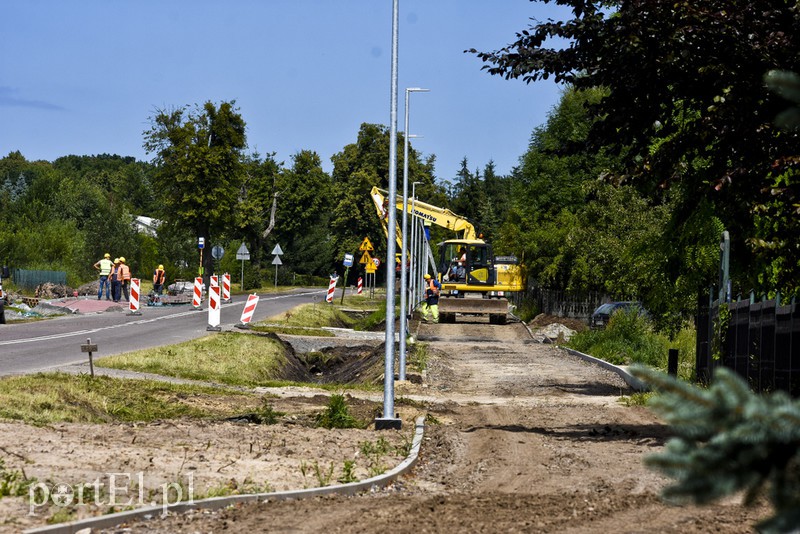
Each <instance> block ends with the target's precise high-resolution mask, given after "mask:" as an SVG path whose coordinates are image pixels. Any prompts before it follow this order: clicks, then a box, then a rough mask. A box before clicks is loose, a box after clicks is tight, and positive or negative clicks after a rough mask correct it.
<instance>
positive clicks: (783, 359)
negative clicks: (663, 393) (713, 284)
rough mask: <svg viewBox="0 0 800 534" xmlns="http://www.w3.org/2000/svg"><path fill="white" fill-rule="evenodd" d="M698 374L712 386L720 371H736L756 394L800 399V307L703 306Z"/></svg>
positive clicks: (748, 303)
mask: <svg viewBox="0 0 800 534" xmlns="http://www.w3.org/2000/svg"><path fill="white" fill-rule="evenodd" d="M699 310H700V311H699V313H698V317H697V359H696V370H697V377H698V379H699V380H700V381H704V382H707V381H708V380H709V379H710V378H711V376H712V375H713V372H714V369H715V368H716V367H720V366H724V367H727V368H729V369H732V370H734V371H735V372H736V373H737V374H738V375H739V376H741V377H742V378H744V379H745V380H747V382H748V383H749V384H750V387H751V388H752V389H753V390H754V391H759V392H769V391H775V390H783V391H786V392H788V393H789V394H791V395H792V396H794V397H797V396H800V307H798V305H797V304H796V303H795V302H791V303H790V304H781V302H780V300H764V301H762V302H753V301H752V300H745V301H740V302H730V303H724V302H723V303H722V305H721V307H720V305H719V304H718V303H716V302H715V303H714V304H712V305H711V306H705V307H700V308H699Z"/></svg>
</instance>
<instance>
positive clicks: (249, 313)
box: [239, 293, 258, 326]
mask: <svg viewBox="0 0 800 534" xmlns="http://www.w3.org/2000/svg"><path fill="white" fill-rule="evenodd" d="M257 305H258V295H256V294H255V293H253V294H252V295H248V296H247V302H246V303H245V305H244V310H242V318H241V319H239V325H241V326H246V325H248V324H250V321H251V320H252V319H253V313H255V311H256V306H257Z"/></svg>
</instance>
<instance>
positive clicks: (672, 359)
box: [667, 349, 678, 377]
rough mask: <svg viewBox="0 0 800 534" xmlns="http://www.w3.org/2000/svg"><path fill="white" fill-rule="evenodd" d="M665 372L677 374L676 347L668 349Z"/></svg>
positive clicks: (671, 374) (672, 374)
mask: <svg viewBox="0 0 800 534" xmlns="http://www.w3.org/2000/svg"><path fill="white" fill-rule="evenodd" d="M667 374H669V375H670V376H675V377H677V376H678V349H669V360H668V362H667Z"/></svg>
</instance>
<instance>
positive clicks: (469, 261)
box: [439, 239, 495, 286]
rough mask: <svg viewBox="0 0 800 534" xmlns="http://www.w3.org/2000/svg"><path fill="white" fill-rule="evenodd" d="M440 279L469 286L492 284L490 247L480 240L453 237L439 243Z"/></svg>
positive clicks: (492, 273) (493, 281)
mask: <svg viewBox="0 0 800 534" xmlns="http://www.w3.org/2000/svg"><path fill="white" fill-rule="evenodd" d="M439 250H440V253H439V272H440V273H442V281H444V282H449V283H455V284H466V285H470V286H491V285H494V283H495V280H494V269H493V268H492V247H491V246H490V245H489V244H487V243H484V242H482V241H477V240H474V241H473V240H462V239H453V240H448V241H444V242H442V243H439Z"/></svg>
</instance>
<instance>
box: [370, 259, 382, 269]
mask: <svg viewBox="0 0 800 534" xmlns="http://www.w3.org/2000/svg"><path fill="white" fill-rule="evenodd" d="M372 263H374V264H375V267H380V266H381V259H380V258H372Z"/></svg>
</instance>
